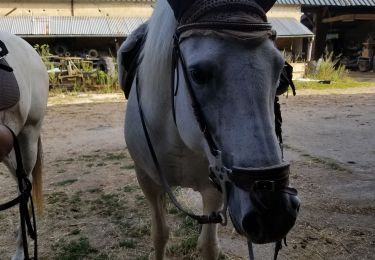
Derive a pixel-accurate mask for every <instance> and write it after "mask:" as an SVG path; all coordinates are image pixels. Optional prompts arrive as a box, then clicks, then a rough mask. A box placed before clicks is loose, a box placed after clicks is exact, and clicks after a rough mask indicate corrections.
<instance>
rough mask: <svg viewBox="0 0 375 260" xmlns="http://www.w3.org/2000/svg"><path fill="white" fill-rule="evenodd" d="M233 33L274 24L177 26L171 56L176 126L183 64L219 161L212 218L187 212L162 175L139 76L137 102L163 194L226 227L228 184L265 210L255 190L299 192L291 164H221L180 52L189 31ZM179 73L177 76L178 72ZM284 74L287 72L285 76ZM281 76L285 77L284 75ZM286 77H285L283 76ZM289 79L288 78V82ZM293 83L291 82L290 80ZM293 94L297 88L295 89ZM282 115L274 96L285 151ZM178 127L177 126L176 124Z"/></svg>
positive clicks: (212, 173)
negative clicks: (218, 204)
mask: <svg viewBox="0 0 375 260" xmlns="http://www.w3.org/2000/svg"><path fill="white" fill-rule="evenodd" d="M202 29H203V30H223V31H225V30H231V31H247V32H259V31H261V32H271V29H272V27H271V25H270V24H269V23H266V22H261V23H236V22H192V23H187V24H182V25H180V26H178V27H177V29H176V32H175V34H174V37H173V43H174V44H173V53H172V70H171V104H172V110H173V120H174V122H175V124H176V111H175V97H176V95H177V93H178V85H179V80H180V75H179V70H178V64H180V65H181V68H182V72H183V76H184V80H185V82H186V88H187V90H188V93H189V96H190V100H191V105H192V108H193V111H194V115H195V118H196V121H197V122H198V125H199V128H200V130H201V132H202V134H203V136H204V138H205V140H206V142H207V144H208V147H209V149H210V152H211V154H212V155H213V156H214V157H215V158H216V162H215V163H214V164H212V165H210V166H209V178H210V180H211V181H212V183H213V184H214V186H215V187H216V188H217V189H218V190H219V191H220V192H222V194H223V199H224V205H223V207H222V209H221V210H220V211H218V212H213V213H212V214H211V215H195V214H193V213H190V212H189V211H188V210H186V209H184V208H183V207H182V206H181V205H180V203H179V202H178V201H177V199H176V198H175V196H174V195H173V193H172V191H171V189H170V187H169V184H168V182H167V180H166V177H165V175H164V174H163V173H162V170H161V167H160V164H159V161H158V158H157V155H156V152H155V149H154V147H153V145H152V141H151V138H150V135H149V132H148V129H147V125H146V123H145V118H144V117H145V116H144V113H143V110H142V106H141V102H140V90H139V78H138V73H136V97H137V101H138V110H139V113H140V118H141V123H142V128H143V131H144V134H145V137H146V141H147V145H148V148H149V151H150V153H151V156H152V159H153V163H154V165H155V168H156V170H157V173H158V175H159V179H160V182H161V185H162V187H163V189H164V191H165V192H166V193H167V194H168V196H169V198H170V199H171V201H172V203H173V204H174V205H175V206H176V207H177V208H178V209H179V210H181V211H182V212H184V213H185V214H186V215H188V216H189V217H191V218H193V219H195V220H197V221H198V223H200V224H209V223H221V224H222V225H226V224H227V209H228V189H227V186H228V185H227V184H228V183H233V184H234V185H236V186H237V187H238V188H240V189H243V190H245V191H247V192H249V193H250V198H251V199H252V200H253V201H254V204H255V205H258V207H263V208H266V206H265V205H264V204H263V203H261V202H260V201H259V200H258V199H257V196H256V194H255V191H268V192H279V193H287V194H289V195H292V196H296V195H297V190H296V189H294V188H291V187H288V185H289V168H290V165H289V164H288V163H285V162H283V163H281V164H280V165H276V166H271V167H261V168H241V167H236V166H233V167H231V168H227V167H226V166H225V165H224V164H223V161H222V151H221V150H220V149H219V147H218V146H217V144H216V142H215V140H214V138H213V136H212V134H211V131H210V129H209V126H208V123H207V119H206V115H205V114H204V113H203V110H202V108H201V105H200V103H199V102H198V99H197V96H196V94H195V92H194V89H193V87H192V82H191V80H190V76H189V74H188V69H187V66H186V62H185V59H184V56H183V53H182V52H181V48H180V43H181V39H180V37H181V34H183V33H184V32H188V31H190V30H202ZM175 72H176V73H175ZM283 74H284V73H283ZM283 74H282V75H283ZM284 77H285V75H284ZM287 80H288V79H287ZM290 81H291V79H290ZM293 91H294V88H293ZM281 122H282V119H281V112H280V106H279V104H278V98H277V97H275V125H276V129H275V131H276V134H277V136H278V139H279V142H280V147H281V148H282V137H281ZM176 127H177V124H176ZM280 249H281V241H279V242H276V247H275V259H276V258H277V254H278V251H279V250H280ZM249 251H250V258H251V259H253V258H252V257H253V256H252V255H253V254H252V245H251V243H250V244H249Z"/></svg>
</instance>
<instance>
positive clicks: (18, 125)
mask: <svg viewBox="0 0 375 260" xmlns="http://www.w3.org/2000/svg"><path fill="white" fill-rule="evenodd" d="M0 40H1V41H2V42H3V43H4V44H5V46H6V48H7V49H8V51H9V53H8V54H7V55H6V56H4V60H5V61H6V63H7V64H8V65H9V67H10V68H12V69H13V73H14V77H15V79H16V82H17V83H18V86H16V85H15V86H13V87H14V89H16V88H19V90H14V89H13V88H12V86H7V87H8V89H7V90H4V89H2V88H4V82H0V84H3V85H0V93H4V92H8V93H6V94H9V93H10V94H9V95H10V96H12V97H17V96H19V100H18V102H17V100H15V102H16V103H14V104H12V103H10V101H9V100H7V99H4V98H3V99H1V98H0V107H1V106H2V105H4V104H5V106H4V107H3V108H4V109H3V110H1V111H0V162H4V163H5V165H6V166H7V167H8V169H9V170H10V172H11V173H12V174H13V176H14V177H15V176H16V167H17V162H16V156H15V152H14V149H13V143H14V140H13V136H12V134H11V132H10V131H9V129H8V128H10V129H11V130H12V131H13V132H14V134H15V135H16V136H17V140H18V142H19V146H20V151H21V155H22V160H23V165H24V169H25V172H26V174H27V175H28V176H29V179H32V194H33V201H34V204H36V208H37V209H38V210H39V211H40V210H41V209H42V142H41V138H40V131H41V126H42V121H43V117H44V115H45V111H46V107H47V99H48V87H49V84H48V74H47V71H46V68H45V66H44V64H43V62H42V60H41V58H40V57H39V55H38V53H37V52H36V51H35V50H34V49H33V48H32V46H30V45H29V44H28V43H27V42H26V41H24V40H23V39H21V38H19V37H17V36H15V35H12V34H9V33H5V32H0ZM4 60H3V62H4ZM1 73H11V72H8V71H4V69H1V68H0V74H1ZM3 75H4V74H3ZM14 91H16V92H14ZM12 93H13V94H12ZM14 93H16V94H14ZM1 102H2V103H3V104H1ZM8 103H9V104H10V105H12V106H11V107H6V105H8ZM24 255H25V254H24V250H23V240H22V235H21V231H20V229H19V230H18V236H17V248H16V253H15V255H14V257H13V258H12V259H14V260H21V259H22V260H23V259H24Z"/></svg>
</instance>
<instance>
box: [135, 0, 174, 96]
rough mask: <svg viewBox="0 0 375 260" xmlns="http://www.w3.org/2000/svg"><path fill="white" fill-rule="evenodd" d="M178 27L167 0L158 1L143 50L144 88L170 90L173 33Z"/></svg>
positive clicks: (142, 72)
mask: <svg viewBox="0 0 375 260" xmlns="http://www.w3.org/2000/svg"><path fill="white" fill-rule="evenodd" d="M176 27H177V22H176V20H175V18H174V14H173V12H172V9H171V8H170V6H169V5H168V3H167V1H166V0H160V1H157V3H156V7H155V10H154V12H153V14H152V16H151V18H150V22H149V25H148V31H147V38H146V42H145V46H144V49H143V52H142V55H143V60H142V63H141V64H140V73H141V74H142V75H143V76H142V88H152V90H155V91H158V93H163V90H164V91H169V88H168V85H169V84H170V73H171V60H172V47H173V34H174V32H175V29H176ZM152 92H153V91H152Z"/></svg>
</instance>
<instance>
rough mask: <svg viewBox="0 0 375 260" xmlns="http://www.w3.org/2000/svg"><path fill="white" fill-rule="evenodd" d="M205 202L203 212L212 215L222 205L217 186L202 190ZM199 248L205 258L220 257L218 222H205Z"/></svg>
mask: <svg viewBox="0 0 375 260" xmlns="http://www.w3.org/2000/svg"><path fill="white" fill-rule="evenodd" d="M200 193H201V195H202V202H203V214H207V215H210V214H211V213H212V212H216V211H218V210H219V209H220V207H221V205H222V199H221V193H219V192H218V191H217V190H216V189H215V188H213V187H212V188H211V187H209V188H207V189H205V190H203V191H200ZM197 247H198V250H199V251H200V252H201V255H202V258H203V259H205V260H211V259H212V260H215V259H217V258H218V257H219V245H218V239H217V224H204V225H202V230H201V233H200V235H199V239H198V246H197Z"/></svg>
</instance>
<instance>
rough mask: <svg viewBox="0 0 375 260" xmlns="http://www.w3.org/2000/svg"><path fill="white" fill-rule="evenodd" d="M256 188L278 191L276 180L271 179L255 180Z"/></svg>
mask: <svg viewBox="0 0 375 260" xmlns="http://www.w3.org/2000/svg"><path fill="white" fill-rule="evenodd" d="M254 189H255V190H267V191H272V192H275V191H276V181H270V180H260V181H255V182H254Z"/></svg>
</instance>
